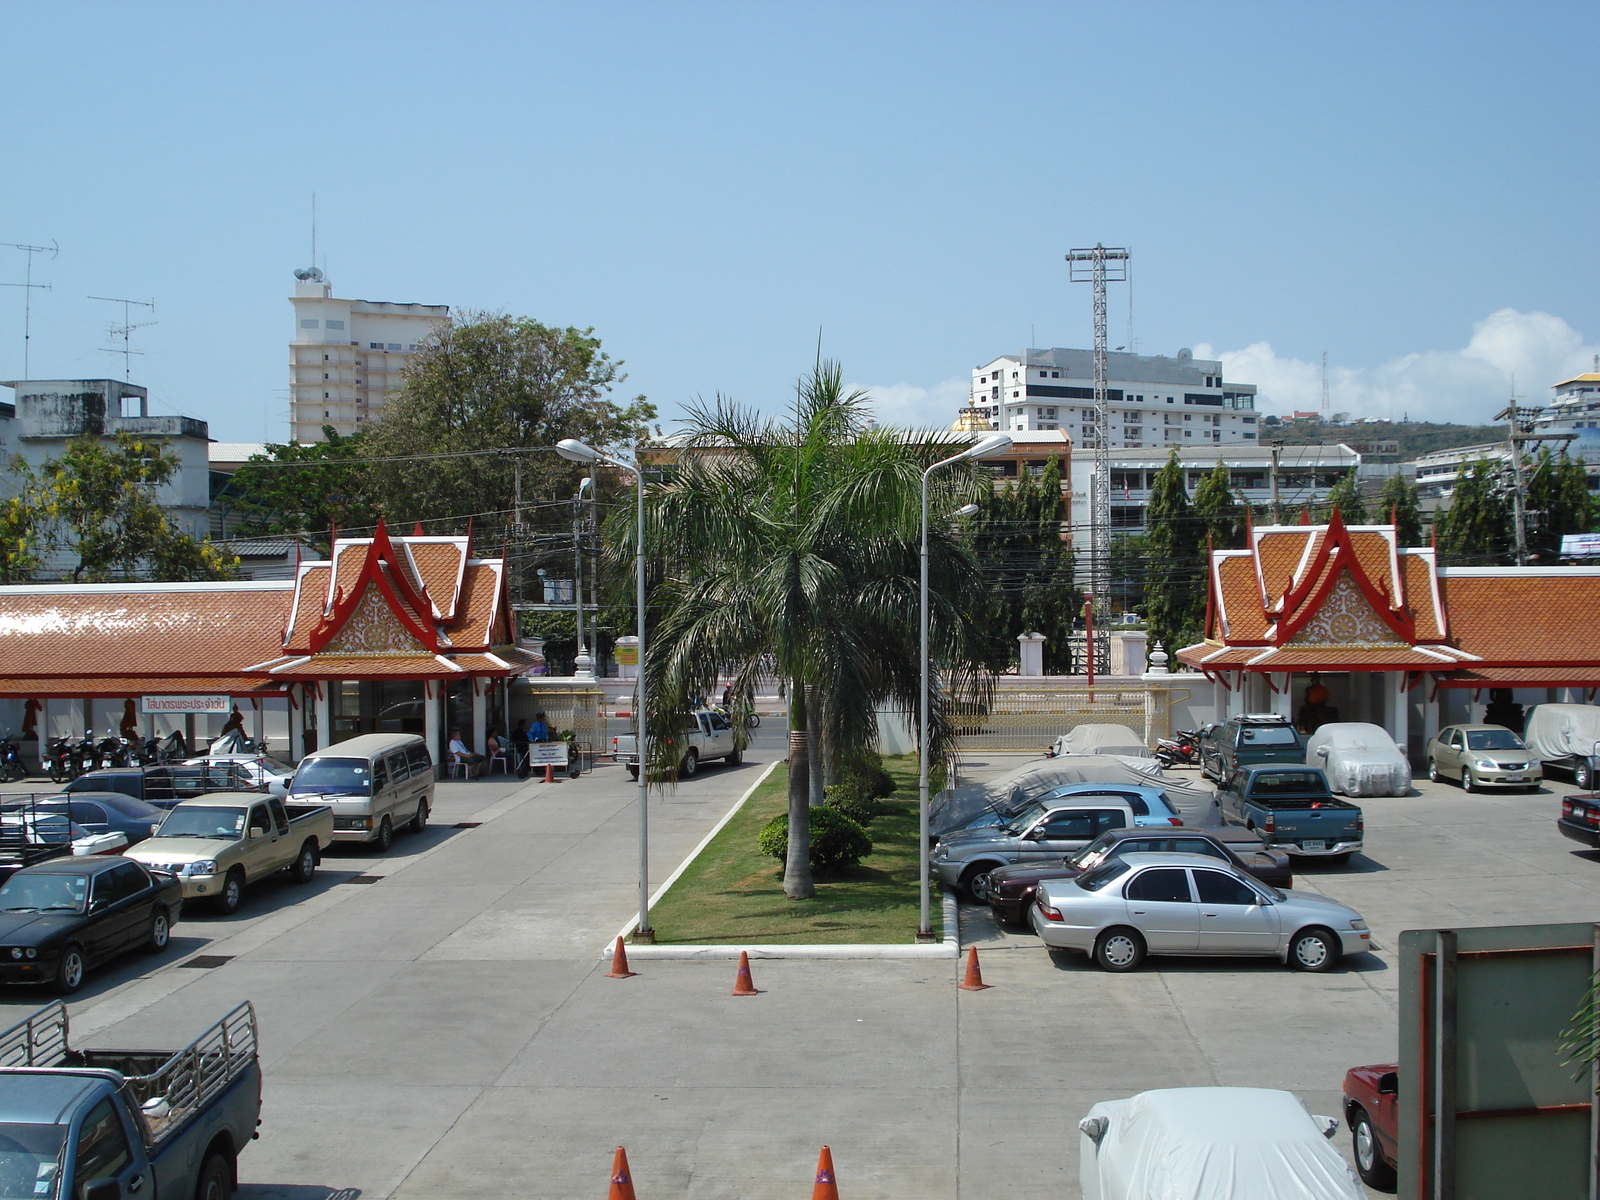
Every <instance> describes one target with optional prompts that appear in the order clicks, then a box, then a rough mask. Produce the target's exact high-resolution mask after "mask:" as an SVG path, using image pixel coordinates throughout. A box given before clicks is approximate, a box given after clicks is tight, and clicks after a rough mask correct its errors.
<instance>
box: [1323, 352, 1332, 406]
mask: <svg viewBox="0 0 1600 1200" xmlns="http://www.w3.org/2000/svg"><path fill="white" fill-rule="evenodd" d="M1332 407H1333V406H1332V405H1331V404H1329V402H1328V352H1327V351H1326V350H1324V351H1323V352H1322V415H1323V417H1324V418H1326V417H1327V415H1328V413H1329V412H1330V411H1332Z"/></svg>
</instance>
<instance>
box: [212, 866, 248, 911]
mask: <svg viewBox="0 0 1600 1200" xmlns="http://www.w3.org/2000/svg"><path fill="white" fill-rule="evenodd" d="M243 902H244V872H243V871H241V870H240V869H239V868H238V867H234V868H233V870H231V871H229V872H228V875H227V878H226V879H224V880H223V881H222V890H221V891H220V892H218V893H217V895H216V899H214V900H213V901H212V903H213V904H214V905H216V909H217V911H218V912H219V913H221V914H222V915H223V916H229V915H231V914H233V913H236V912H238V911H239V905H240V904H242V903H243Z"/></svg>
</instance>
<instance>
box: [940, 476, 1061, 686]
mask: <svg viewBox="0 0 1600 1200" xmlns="http://www.w3.org/2000/svg"><path fill="white" fill-rule="evenodd" d="M978 505H979V508H980V509H981V511H980V513H979V515H978V516H976V517H974V518H973V519H972V522H971V524H970V525H969V526H968V528H969V529H970V530H971V533H972V546H973V552H974V553H975V554H976V556H977V560H978V563H979V566H980V568H981V570H982V571H983V577H984V579H985V581H986V583H987V585H988V593H989V594H988V605H989V614H988V617H987V619H986V620H985V621H984V622H983V639H984V656H983V657H984V665H985V666H986V667H988V668H989V669H990V670H992V671H1003V670H1005V669H1006V667H1007V666H1009V665H1010V664H1012V663H1014V662H1016V661H1017V655H1018V643H1017V638H1018V637H1019V636H1020V635H1022V634H1024V633H1040V634H1043V635H1044V638H1045V643H1044V669H1045V673H1046V674H1047V675H1066V674H1070V673H1071V671H1072V669H1073V663H1074V660H1075V658H1076V650H1075V639H1074V634H1073V625H1074V622H1075V621H1076V619H1077V616H1078V613H1079V611H1080V610H1081V609H1082V607H1083V595H1082V592H1081V591H1080V590H1079V589H1078V586H1077V584H1076V582H1075V581H1074V579H1073V554H1072V551H1071V550H1070V549H1069V548H1068V546H1067V545H1066V543H1064V542H1063V541H1062V540H1061V520H1062V511H1063V508H1064V505H1063V503H1062V499H1061V471H1060V468H1059V467H1058V466H1057V462H1056V460H1055V459H1053V458H1052V459H1050V460H1049V461H1048V462H1047V463H1046V464H1045V466H1044V467H1043V468H1041V470H1040V472H1039V474H1038V475H1034V474H1033V473H1032V472H1030V471H1029V470H1028V469H1027V468H1026V467H1024V468H1023V471H1022V474H1020V475H1018V476H1017V478H1016V479H1014V480H1012V481H1010V482H1009V483H1007V484H1005V486H1003V487H1001V488H1000V489H999V490H998V491H996V490H994V489H992V488H991V489H990V490H989V491H988V492H986V493H985V494H983V495H982V496H981V498H980V499H979V500H978Z"/></svg>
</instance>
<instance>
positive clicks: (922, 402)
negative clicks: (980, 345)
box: [846, 379, 972, 429]
mask: <svg viewBox="0 0 1600 1200" xmlns="http://www.w3.org/2000/svg"><path fill="white" fill-rule="evenodd" d="M855 388H861V389H862V390H864V391H866V392H869V393H871V395H872V410H873V413H874V415H875V416H876V417H877V419H878V424H879V425H894V426H896V427H898V428H901V429H949V428H950V424H951V422H952V421H954V420H955V419H956V417H957V415H959V413H960V412H961V409H962V408H964V407H965V406H966V403H967V395H968V393H969V392H970V391H971V390H972V381H971V379H946V380H945V381H944V382H943V383H936V384H934V385H933V386H932V387H931V388H925V387H918V386H917V385H915V384H912V383H891V384H863V383H853V384H850V385H849V386H848V387H847V388H846V390H847V391H849V390H853V389H855Z"/></svg>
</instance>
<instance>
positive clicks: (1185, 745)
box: [1156, 729, 1200, 767]
mask: <svg viewBox="0 0 1600 1200" xmlns="http://www.w3.org/2000/svg"><path fill="white" fill-rule="evenodd" d="M1156 761H1157V762H1159V763H1160V764H1161V765H1162V766H1163V767H1198V766H1199V765H1200V733H1199V731H1198V730H1195V729H1180V730H1178V732H1177V733H1176V734H1174V735H1173V736H1172V737H1170V738H1157V739H1156Z"/></svg>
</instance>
